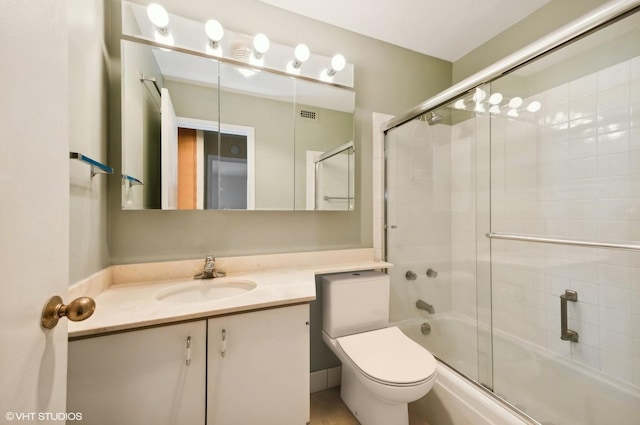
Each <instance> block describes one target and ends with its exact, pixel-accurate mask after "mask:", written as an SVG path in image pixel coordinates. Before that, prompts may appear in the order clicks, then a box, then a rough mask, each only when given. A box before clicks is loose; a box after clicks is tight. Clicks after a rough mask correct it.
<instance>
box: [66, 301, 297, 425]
mask: <svg viewBox="0 0 640 425" xmlns="http://www.w3.org/2000/svg"><path fill="white" fill-rule="evenodd" d="M308 324H309V307H308V305H307V304H301V305H295V306H290V307H281V308H275V309H267V310H260V311H255V312H251V313H242V314H234V315H227V316H222V317H217V318H212V319H206V320H197V321H192V322H188V323H181V324H176V325H166V326H160V327H155V328H151V329H143V330H135V331H131V332H124V333H116V334H111V335H106V336H101V337H97V338H89V339H82V340H77V341H72V342H71V343H70V347H69V401H68V409H70V411H78V412H82V413H83V418H84V420H87V421H88V422H89V423H92V424H94V423H126V424H140V425H145V424H150V423H153V424H185V425H194V424H205V423H208V424H251V423H273V424H292V425H293V424H305V423H307V421H308V420H309V418H308V416H309V396H308V393H309V325H308ZM205 413H206V418H207V420H206V422H205ZM265 418H268V419H265ZM103 421H104V422H103Z"/></svg>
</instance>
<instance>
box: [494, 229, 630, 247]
mask: <svg viewBox="0 0 640 425" xmlns="http://www.w3.org/2000/svg"><path fill="white" fill-rule="evenodd" d="M485 236H486V237H488V238H489V239H504V240H508V241H523V242H538V243H549V244H556V245H571V246H582V247H589V248H610V249H624V250H629V251H640V244H638V243H633V242H629V243H625V242H597V241H589V240H582V239H559V238H550V237H546V236H533V235H524V234H518V233H486V234H485Z"/></svg>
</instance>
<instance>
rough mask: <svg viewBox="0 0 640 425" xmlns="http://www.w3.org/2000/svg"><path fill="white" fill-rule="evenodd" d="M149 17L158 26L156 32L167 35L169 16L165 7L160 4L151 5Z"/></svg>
mask: <svg viewBox="0 0 640 425" xmlns="http://www.w3.org/2000/svg"><path fill="white" fill-rule="evenodd" d="M147 17H149V20H150V21H151V23H152V24H153V25H155V26H156V31H158V32H160V33H161V34H166V32H167V27H168V26H169V14H168V13H167V11H166V9H165V8H164V7H162V6H161V5H159V4H158V3H151V4H150V5H149V6H147Z"/></svg>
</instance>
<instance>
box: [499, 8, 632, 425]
mask: <svg viewBox="0 0 640 425" xmlns="http://www.w3.org/2000/svg"><path fill="white" fill-rule="evenodd" d="M639 46H640V17H639V16H638V14H636V15H633V16H631V17H628V18H626V19H624V20H621V21H619V22H617V23H615V24H613V25H611V26H609V27H607V28H605V29H602V30H600V31H598V32H596V33H594V34H591V35H590V36H588V37H585V38H583V39H581V40H580V41H578V42H576V43H574V44H572V45H570V46H568V47H565V48H564V49H561V50H558V51H556V52H554V53H552V54H550V55H547V56H545V57H544V58H543V59H540V60H538V61H536V62H533V63H531V64H529V65H527V66H525V67H523V68H520V69H518V70H516V71H515V72H513V73H512V74H509V75H508V76H506V77H502V78H501V79H499V80H497V81H495V82H493V83H492V84H491V90H492V92H493V93H500V94H501V96H502V97H503V98H504V103H503V106H501V107H500V108H497V109H495V110H493V111H492V113H491V155H490V168H491V232H492V236H493V237H492V239H491V277H492V280H491V289H492V295H491V303H492V316H493V379H494V385H493V389H494V392H495V393H496V394H497V395H499V396H500V397H503V398H504V399H506V400H507V401H508V402H509V403H511V404H513V405H515V406H516V407H518V408H519V409H521V410H522V411H524V412H525V413H527V414H528V415H530V416H531V417H533V418H535V419H536V420H537V421H539V422H541V423H545V424H555V425H561V424H567V425H569V424H570V425H582V424H602V423H611V424H614V423H615V424H628V425H631V424H637V423H639V421H640V403H639V401H640V320H639V318H640V286H639V284H638V282H640V279H639V278H640V268H639V265H640V253H638V251H635V252H634V251H626V250H618V249H607V248H594V247H588V246H584V245H585V243H586V244H588V243H591V242H593V241H596V242H604V243H609V242H612V243H635V244H636V245H638V242H637V241H640V226H639V225H638V223H640V114H639V113H640V47H639ZM539 238H547V239H550V240H551V241H552V242H553V243H539V241H538V239H539ZM634 241H635V242H634Z"/></svg>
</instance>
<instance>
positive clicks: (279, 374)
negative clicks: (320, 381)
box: [207, 304, 309, 425]
mask: <svg viewBox="0 0 640 425" xmlns="http://www.w3.org/2000/svg"><path fill="white" fill-rule="evenodd" d="M308 324H309V306H308V305H307V304H305V305H298V306H292V307H284V308H277V309H271V310H262V311H257V312H253V313H245V314H238V315H233V316H226V317H220V318H215V319H210V320H209V329H208V333H209V337H208V344H209V345H208V346H209V349H208V369H207V424H208V425H252V424H260V425H305V424H306V423H308V422H309V325H308Z"/></svg>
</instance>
